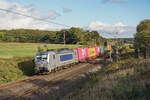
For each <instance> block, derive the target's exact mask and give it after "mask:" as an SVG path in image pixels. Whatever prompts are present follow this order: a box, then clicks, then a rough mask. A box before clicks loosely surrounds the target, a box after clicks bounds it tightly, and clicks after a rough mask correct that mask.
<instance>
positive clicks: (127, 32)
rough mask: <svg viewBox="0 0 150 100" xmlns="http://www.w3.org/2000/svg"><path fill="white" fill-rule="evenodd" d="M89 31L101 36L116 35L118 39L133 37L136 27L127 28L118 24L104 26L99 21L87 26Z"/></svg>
mask: <svg viewBox="0 0 150 100" xmlns="http://www.w3.org/2000/svg"><path fill="white" fill-rule="evenodd" d="M87 29H89V30H96V31H98V32H99V33H100V34H101V35H106V34H111V35H112V37H113V35H116V33H117V34H118V37H122V36H125V37H133V34H134V33H136V27H133V26H127V25H124V24H122V23H121V22H118V23H116V24H105V23H103V22H100V21H94V22H91V23H90V24H89V26H88V27H87Z"/></svg>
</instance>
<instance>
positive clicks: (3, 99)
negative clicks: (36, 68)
mask: <svg viewBox="0 0 150 100" xmlns="http://www.w3.org/2000/svg"><path fill="white" fill-rule="evenodd" d="M103 65H104V64H103V61H102V59H100V58H97V59H95V60H93V61H89V62H88V63H79V64H77V65H73V66H70V67H69V68H67V69H63V70H60V71H57V72H55V73H50V74H49V75H39V76H33V77H30V78H27V79H24V80H19V81H16V82H12V83H8V84H4V85H0V100H16V99H17V100H47V99H53V98H56V99H60V98H61V97H63V96H64V95H66V94H67V93H68V92H69V91H71V89H74V88H79V87H80V84H82V82H83V80H86V77H87V76H88V75H89V74H90V73H95V72H98V71H99V70H100V69H101V66H103Z"/></svg>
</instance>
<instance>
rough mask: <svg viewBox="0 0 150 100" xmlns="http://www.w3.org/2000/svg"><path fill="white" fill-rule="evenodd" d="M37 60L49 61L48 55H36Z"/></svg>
mask: <svg viewBox="0 0 150 100" xmlns="http://www.w3.org/2000/svg"><path fill="white" fill-rule="evenodd" d="M36 58H37V60H47V54H45V53H39V54H37V55H36Z"/></svg>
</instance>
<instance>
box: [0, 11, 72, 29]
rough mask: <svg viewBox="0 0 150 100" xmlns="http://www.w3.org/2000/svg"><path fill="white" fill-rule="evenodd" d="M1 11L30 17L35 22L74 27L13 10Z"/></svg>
mask: <svg viewBox="0 0 150 100" xmlns="http://www.w3.org/2000/svg"><path fill="white" fill-rule="evenodd" d="M0 10H1V11H5V12H9V13H12V14H16V15H21V16H24V17H29V18H32V19H35V20H39V21H43V22H46V23H51V24H55V25H59V26H64V27H72V26H69V25H65V24H61V23H57V22H54V21H49V20H46V19H42V18H38V17H34V16H30V15H26V14H23V13H20V12H17V11H12V10H8V9H3V8H0Z"/></svg>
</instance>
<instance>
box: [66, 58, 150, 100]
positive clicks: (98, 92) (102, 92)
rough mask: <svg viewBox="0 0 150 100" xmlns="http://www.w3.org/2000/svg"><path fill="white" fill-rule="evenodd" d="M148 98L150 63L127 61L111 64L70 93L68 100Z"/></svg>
mask: <svg viewBox="0 0 150 100" xmlns="http://www.w3.org/2000/svg"><path fill="white" fill-rule="evenodd" d="M149 98H150V61H149V60H141V59H138V60H137V59H133V58H132V59H128V60H124V61H119V62H118V63H112V64H110V65H108V66H107V67H105V68H103V70H102V71H101V72H100V73H99V74H97V75H92V76H91V80H90V81H89V82H87V83H86V84H84V86H83V88H81V89H79V90H77V91H75V92H72V93H70V94H69V95H67V96H66V97H65V99H70V100H148V99H149Z"/></svg>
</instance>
